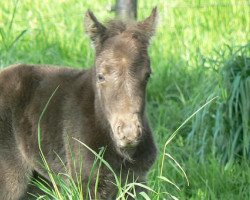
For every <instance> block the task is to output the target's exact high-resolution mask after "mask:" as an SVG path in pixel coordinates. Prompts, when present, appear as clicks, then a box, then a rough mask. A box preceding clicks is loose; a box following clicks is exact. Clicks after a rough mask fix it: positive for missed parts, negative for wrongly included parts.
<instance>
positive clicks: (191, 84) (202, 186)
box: [0, 0, 250, 200]
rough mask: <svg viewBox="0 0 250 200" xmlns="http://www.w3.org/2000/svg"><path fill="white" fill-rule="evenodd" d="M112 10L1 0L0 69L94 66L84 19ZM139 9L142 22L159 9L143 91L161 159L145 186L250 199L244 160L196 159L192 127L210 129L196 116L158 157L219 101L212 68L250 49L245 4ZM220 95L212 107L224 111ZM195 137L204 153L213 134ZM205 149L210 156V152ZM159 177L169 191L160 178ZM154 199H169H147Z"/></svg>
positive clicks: (67, 2)
mask: <svg viewBox="0 0 250 200" xmlns="http://www.w3.org/2000/svg"><path fill="white" fill-rule="evenodd" d="M112 3H114V1H110V0H105V1H104V0H100V1H98V2H91V1H85V0H82V1H76V0H60V1H52V0H46V1H45V0H44V1H33V0H19V1H18V0H10V1H0V67H1V68H3V67H6V66H8V65H9V64H13V63H19V62H22V63H42V64H55V65H68V66H72V67H77V68H84V67H89V66H91V65H92V63H93V60H94V53H93V49H91V48H90V42H89V39H88V38H87V36H86V35H84V34H83V32H84V30H83V26H82V19H83V14H84V12H85V11H86V10H87V9H88V8H90V9H92V10H93V11H94V13H96V15H97V17H98V18H99V19H101V20H107V19H109V18H112V17H113V16H114V13H108V11H107V10H108V7H110V5H111V4H112ZM138 3H139V5H138V6H139V8H138V14H139V17H138V18H139V19H143V18H145V17H146V16H147V15H148V14H149V13H150V11H151V8H152V7H153V6H155V5H157V6H158V9H159V24H158V29H157V34H156V36H155V38H154V39H153V40H152V45H151V47H150V50H149V51H150V56H151V61H152V69H153V73H154V74H153V76H152V79H151V80H150V83H149V87H148V107H147V109H148V115H149V117H150V121H151V125H152V127H153V130H154V135H155V139H156V141H157V144H158V147H159V152H160V155H159V159H158V161H157V162H156V163H155V165H154V167H153V168H152V170H151V172H150V174H149V181H148V182H149V186H150V187H151V188H152V189H153V190H155V191H168V192H170V193H171V195H173V196H175V197H178V198H179V199H233V200H235V199H236V200H237V199H239V200H241V199H250V188H249V185H250V177H249V174H250V166H249V160H247V159H242V161H241V162H239V161H234V162H233V163H231V164H230V165H221V163H220V161H219V160H218V159H217V158H216V157H215V156H214V154H213V153H212V152H209V151H203V149H202V148H200V151H199V152H198V153H197V148H194V147H196V144H194V143H192V142H190V137H188V136H190V133H192V129H193V127H194V124H195V123H196V124H198V125H200V124H202V125H204V126H205V125H207V126H209V124H211V123H212V122H213V121H212V120H211V119H209V120H203V118H202V115H201V117H200V120H198V121H196V120H197V118H196V119H195V120H194V121H193V122H190V121H189V122H187V123H186V124H185V126H183V127H182V128H181V129H180V130H179V132H178V134H177V135H176V137H175V139H174V140H173V141H172V142H171V143H170V144H169V145H168V146H167V148H166V149H165V151H163V148H164V144H165V143H166V141H167V140H168V138H169V137H170V135H171V134H172V133H173V132H174V131H175V130H176V129H177V128H178V127H179V126H180V125H181V124H182V122H184V121H185V119H187V118H188V117H189V116H190V115H191V114H192V113H194V111H195V110H196V109H197V108H199V107H200V106H201V105H203V104H204V102H206V101H207V99H211V98H213V97H214V96H217V95H218V93H216V91H217V90H216V88H215V87H214V83H216V81H218V82H219V81H221V76H220V75H219V73H218V70H220V68H221V67H222V66H223V65H218V62H216V61H218V60H219V61H220V60H224V61H226V60H230V58H229V57H228V55H225V54H224V52H226V49H228V48H230V49H237V46H243V45H246V44H248V43H249V39H250V35H249V34H250V6H249V1H246V0H240V1H238V0H237V1H236V0H222V1H219V0H217V1H215V0H207V1H205V0H185V1H184V0H169V1H165V0H152V1H139V2H138ZM221 83H222V82H221ZM223 94H224V93H223V92H222V93H220V94H219V97H220V98H219V99H218V100H217V101H216V103H212V104H210V106H209V107H215V106H216V105H217V104H220V103H221V104H222V103H223V101H222V100H223V98H221V97H223ZM205 110H206V111H207V112H210V111H209V109H205ZM203 114H204V115H205V114H206V113H205V112H203ZM210 117H211V118H212V119H213V117H214V116H213V115H212V114H211V115H210ZM244 119H245V118H244ZM217 123H220V122H219V121H217ZM209 127H211V126H209ZM194 135H195V136H199V137H198V139H199V142H200V143H201V144H203V146H204V144H206V142H207V140H206V138H209V137H210V136H211V135H212V133H211V131H210V130H209V129H207V130H206V129H203V128H200V129H199V130H198V131H197V132H195V133H194ZM247 135H249V131H248V134H247ZM225 139H226V138H225ZM206 148H208V149H209V150H211V151H212V150H213V149H211V148H210V146H209V145H207V146H206ZM163 152H165V153H167V155H171V156H172V157H173V158H174V159H175V160H177V161H178V163H179V164H180V165H181V167H182V168H183V169H184V171H185V172H186V173H187V177H188V180H189V182H190V185H189V186H188V184H187V181H186V180H185V177H184V175H183V173H182V170H181V169H180V168H179V167H178V165H176V163H175V161H174V160H172V159H171V158H169V157H166V159H165V162H164V166H163V167H161V166H162V163H161V162H162V160H161V158H162V153H163ZM200 155H202V159H200ZM161 171H162V174H161V173H160V172H161ZM160 174H161V175H162V176H163V177H165V178H167V179H168V180H169V181H170V182H172V183H174V184H171V183H169V182H168V181H166V180H162V179H159V178H157V177H158V176H159V175H160ZM176 186H177V187H178V188H180V190H178V189H177V188H176ZM151 198H153V199H164V198H165V199H169V198H171V197H170V196H169V195H166V194H161V195H160V196H159V195H158V196H157V195H154V194H152V197H151Z"/></svg>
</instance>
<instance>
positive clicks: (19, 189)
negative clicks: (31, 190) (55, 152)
mask: <svg viewBox="0 0 250 200" xmlns="http://www.w3.org/2000/svg"><path fill="white" fill-rule="evenodd" d="M0 153H2V152H0ZM29 175H30V172H29V170H28V168H27V167H25V166H24V164H23V163H22V161H20V160H19V159H18V158H16V155H13V156H11V154H6V155H5V156H4V155H0V199H1V200H19V198H20V197H21V196H22V195H23V194H24V192H25V190H26V188H27V185H28V181H29V178H28V176H29Z"/></svg>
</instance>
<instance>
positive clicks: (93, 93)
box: [0, 9, 156, 200]
mask: <svg viewBox="0 0 250 200" xmlns="http://www.w3.org/2000/svg"><path fill="white" fill-rule="evenodd" d="M155 16H156V9H154V10H153V12H152V14H151V16H150V17H149V18H147V19H146V20H145V21H143V22H139V23H135V22H133V23H123V22H120V21H112V22H110V23H108V24H107V25H106V26H104V25H102V24H101V23H100V22H98V21H97V19H96V18H95V16H94V15H93V13H92V12H90V11H88V12H87V14H86V17H85V26H86V31H87V33H88V34H89V35H90V37H91V39H92V41H93V43H94V45H95V50H96V61H95V66H94V67H93V68H91V69H88V70H77V69H70V68H63V67H55V66H37V65H36V66H35V65H25V64H18V65H13V66H10V67H8V68H6V69H4V70H3V71H1V73H0V200H18V199H20V198H21V196H23V195H24V193H25V192H27V187H28V183H29V181H30V178H29V177H32V176H33V174H34V172H35V173H36V174H40V175H41V176H43V177H45V178H47V179H49V177H48V175H47V173H46V171H45V170H44V169H43V168H42V167H41V165H40V164H39V162H40V163H41V158H40V152H39V148H38V121H39V117H40V116H41V113H42V111H43V109H44V107H45V105H46V103H47V102H48V99H49V98H50V97H51V95H52V93H53V92H54V91H55V90H56V88H57V87H58V89H57V90H56V92H55V94H54V96H53V97H52V99H51V101H50V102H49V105H48V108H47V109H46V112H45V114H44V116H43V118H42V120H41V138H42V143H41V145H42V151H43V153H44V155H45V157H46V160H47V162H48V163H49V166H50V168H51V169H52V170H53V171H54V172H65V171H64V168H63V165H62V163H61V162H60V160H59V159H58V157H57V155H59V156H60V158H61V159H62V160H63V162H64V164H65V165H66V166H67V168H68V170H69V171H70V172H71V173H72V176H74V175H75V174H74V173H73V172H74V170H75V169H74V167H73V162H72V154H71V152H73V157H75V159H76V160H77V161H79V162H78V163H80V160H83V165H82V166H80V165H79V166H78V167H77V169H76V170H79V167H81V168H82V171H83V174H84V176H83V177H82V183H83V187H84V186H86V183H87V181H88V178H89V173H90V169H91V167H92V164H93V160H94V155H93V154H92V153H91V152H90V151H89V150H88V149H87V148H85V147H84V146H83V145H81V144H80V143H79V142H77V141H76V140H75V139H74V138H76V139H79V140H80V141H82V142H84V143H85V144H86V145H87V146H89V147H90V148H91V149H93V150H95V151H96V152H98V151H99V149H100V147H105V148H106V151H105V155H104V158H105V160H106V161H108V162H109V163H110V165H111V166H112V167H113V169H114V170H115V172H116V173H117V174H119V173H120V171H121V169H122V176H123V177H124V178H125V177H126V175H127V173H128V171H129V170H130V171H131V172H132V173H133V175H134V177H135V178H136V179H137V180H138V181H145V178H146V174H147V172H148V170H149V169H150V167H151V166H152V164H153V163H154V160H155V157H156V147H155V144H154V140H153V138H152V134H151V131H150V128H149V125H148V121H147V117H146V114H145V89H146V82H147V78H148V76H149V74H150V63H149V58H148V55H147V47H148V42H149V39H150V37H151V35H152V34H153V32H154V24H155ZM70 149H71V150H70ZM131 172H130V174H132V173H131ZM100 177H101V178H100V184H99V185H100V187H99V190H98V198H101V199H109V198H114V196H115V194H114V192H113V191H115V190H114V186H113V185H112V184H111V183H110V182H109V181H107V180H112V181H113V178H112V174H111V172H110V171H109V170H107V169H106V168H105V167H102V168H101V175H100ZM131 177H132V175H131ZM130 181H131V179H130ZM93 182H94V181H93ZM93 187H94V186H91V190H93Z"/></svg>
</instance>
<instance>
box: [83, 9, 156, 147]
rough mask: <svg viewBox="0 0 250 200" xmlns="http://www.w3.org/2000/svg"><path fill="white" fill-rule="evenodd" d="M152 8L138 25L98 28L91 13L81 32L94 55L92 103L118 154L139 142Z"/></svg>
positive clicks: (114, 24) (152, 27) (153, 15)
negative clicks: (90, 43) (94, 91)
mask: <svg viewBox="0 0 250 200" xmlns="http://www.w3.org/2000/svg"><path fill="white" fill-rule="evenodd" d="M156 12H157V11H156V8H155V9H153V11H152V13H151V15H150V16H149V17H148V18H147V19H145V20H144V21H141V22H130V23H125V22H122V21H110V22H109V23H107V24H106V25H103V24H101V23H100V22H99V21H98V20H97V19H96V17H95V16H94V15H93V13H92V12H90V11H88V12H87V13H86V16H85V29H86V31H87V33H88V34H89V36H90V37H91V39H92V41H93V43H94V46H95V51H96V60H95V74H94V75H95V87H96V101H97V103H98V105H99V106H100V107H101V110H102V111H103V113H104V116H105V118H106V119H107V121H108V123H109V125H110V127H111V129H112V135H111V136H112V138H113V140H114V141H115V144H116V147H117V148H119V149H120V150H126V149H133V148H134V147H136V145H137V144H138V143H139V142H140V140H141V139H142V138H143V134H144V131H143V124H142V121H143V117H144V107H145V92H146V86H147V82H148V79H149V76H150V74H151V69H150V60H149V56H148V53H147V48H148V44H149V40H150V37H151V36H152V35H153V34H154V30H155V20H156V14H157V13H156Z"/></svg>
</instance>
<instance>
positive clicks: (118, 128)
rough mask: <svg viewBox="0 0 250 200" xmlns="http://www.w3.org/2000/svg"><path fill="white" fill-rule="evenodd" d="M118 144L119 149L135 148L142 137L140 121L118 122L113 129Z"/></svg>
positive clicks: (127, 120)
mask: <svg viewBox="0 0 250 200" xmlns="http://www.w3.org/2000/svg"><path fill="white" fill-rule="evenodd" d="M113 132H114V133H113V134H114V138H115V141H116V144H117V146H118V147H119V148H133V147H135V146H137V144H138V143H139V142H140V139H141V137H142V127H141V124H140V123H139V120H137V119H136V120H131V119H126V120H125V119H123V120H118V121H117V123H116V124H115V126H114V128H113Z"/></svg>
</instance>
